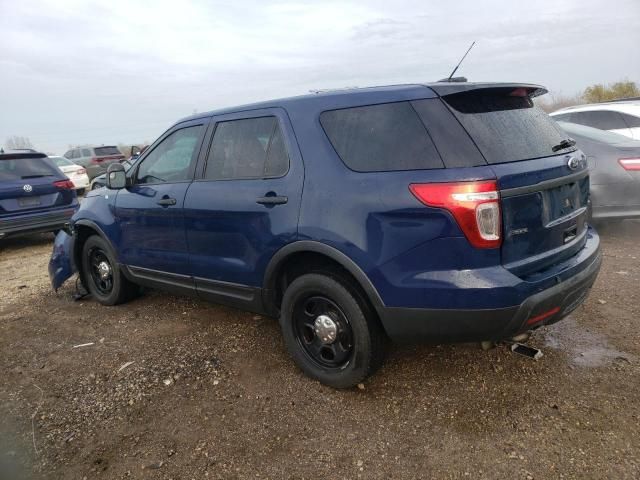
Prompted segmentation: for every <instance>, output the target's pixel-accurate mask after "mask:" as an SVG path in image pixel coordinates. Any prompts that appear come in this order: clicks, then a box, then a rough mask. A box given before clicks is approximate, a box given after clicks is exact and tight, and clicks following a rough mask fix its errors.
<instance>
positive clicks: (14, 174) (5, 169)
mask: <svg viewBox="0 0 640 480" xmlns="http://www.w3.org/2000/svg"><path fill="white" fill-rule="evenodd" d="M57 175H58V172H57V171H56V170H55V167H54V166H53V165H51V164H50V163H49V160H47V159H46V158H17V159H13V160H2V159H0V181H3V180H25V179H28V178H38V177H53V176H57Z"/></svg>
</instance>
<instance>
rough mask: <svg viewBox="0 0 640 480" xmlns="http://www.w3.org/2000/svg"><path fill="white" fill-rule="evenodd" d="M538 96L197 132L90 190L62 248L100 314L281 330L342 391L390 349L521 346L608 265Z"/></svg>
mask: <svg viewBox="0 0 640 480" xmlns="http://www.w3.org/2000/svg"><path fill="white" fill-rule="evenodd" d="M542 93H545V90H544V89H543V88H542V87H539V86H536V85H527V84H495V83H492V84H479V83H475V84H474V83H453V82H452V83H434V84H428V85H402V86H389V87H377V88H365V89H352V90H342V91H334V92H324V93H319V94H315V95H308V96H301V97H295V98H288V99H283V100H274V101H270V102H265V103H259V104H254V105H247V106H242V107H237V108H229V109H225V110H219V111H214V112H210V113H206V114H199V115H196V116H193V117H190V118H187V119H185V120H182V121H180V122H178V123H177V124H175V125H174V126H173V127H171V128H170V129H169V130H167V131H166V132H165V133H164V134H163V135H162V136H161V137H160V138H159V139H158V140H157V141H156V142H155V143H154V144H153V145H152V146H151V147H150V148H149V149H148V150H147V151H146V152H145V153H144V154H143V155H142V156H141V157H140V158H139V159H138V160H137V161H136V163H135V164H134V166H133V167H132V168H131V169H130V170H129V171H128V172H126V173H125V172H124V168H123V167H122V166H121V165H118V164H114V165H112V166H110V167H109V172H108V174H107V186H106V187H104V188H100V189H97V190H95V191H92V192H90V193H89V194H88V195H87V197H86V199H85V200H84V202H83V204H82V206H81V208H80V210H79V211H78V213H77V214H76V215H75V216H74V217H73V221H72V225H71V227H72V235H71V236H69V235H66V234H61V235H59V237H58V238H57V240H56V245H55V247H54V253H53V257H52V259H51V264H50V274H51V277H52V281H53V286H54V287H55V288H57V287H58V286H59V285H60V284H61V283H62V282H63V281H64V280H65V279H66V278H68V277H69V276H70V275H71V274H72V272H73V271H74V270H75V269H77V270H78V271H79V275H80V279H81V280H82V283H83V284H84V285H85V286H86V288H87V289H88V291H89V292H90V293H91V294H92V295H93V296H94V298H96V299H97V300H98V301H99V302H100V303H103V304H105V305H115V304H118V303H122V302H124V301H126V300H127V299H129V298H131V297H132V296H134V295H136V294H137V293H138V290H139V289H138V286H140V285H142V286H149V287H156V288H165V289H168V290H170V291H171V292H176V293H188V294H195V295H197V296H199V297H201V298H204V299H208V300H211V301H214V302H218V303H223V304H226V305H231V306H234V307H238V308H242V309H245V310H250V311H253V312H259V313H262V314H266V315H270V316H274V317H279V319H280V323H281V326H282V332H283V336H284V340H285V343H286V346H287V348H288V350H289V352H290V353H291V355H292V356H293V358H294V360H295V362H296V364H297V365H298V366H299V367H300V368H301V369H302V370H303V371H304V372H305V373H307V374H308V375H310V376H311V377H314V378H316V379H318V380H320V381H321V382H323V383H325V384H327V385H331V386H334V387H349V386H352V385H354V384H357V383H358V382H360V381H362V380H363V379H364V378H365V377H367V375H369V374H371V373H372V372H373V371H374V370H375V369H376V368H377V367H378V366H379V365H380V364H381V363H382V359H383V350H384V343H385V342H384V340H385V339H386V338H387V337H388V338H391V339H393V340H399V341H429V342H451V341H482V340H494V341H497V340H501V339H508V338H512V337H514V336H515V335H518V334H520V333H522V332H526V331H528V330H531V329H533V328H537V327H539V326H541V325H544V324H549V323H552V322H556V321H558V320H560V319H561V318H563V317H564V316H566V315H567V314H568V313H569V312H571V311H572V310H573V309H575V308H576V307H577V306H578V305H580V304H581V303H582V301H583V300H584V298H585V297H586V295H587V293H588V291H589V289H590V287H591V285H592V284H593V282H594V280H595V278H596V275H597V273H598V270H599V268H600V263H601V254H600V248H599V238H598V236H597V234H596V232H595V231H594V230H593V229H591V228H590V227H589V226H588V224H587V210H588V202H589V176H588V168H587V163H586V160H585V156H584V155H583V154H582V153H581V152H580V151H578V150H576V148H575V147H574V143H575V142H573V141H572V140H571V139H568V138H567V137H566V134H565V133H563V132H562V130H561V129H560V128H559V127H558V126H557V124H556V123H555V122H554V121H553V120H552V119H550V118H549V117H548V116H547V115H545V114H544V113H543V112H542V111H541V110H539V109H538V108H537V107H535V106H534V105H533V102H532V98H533V97H534V96H536V95H540V94H542Z"/></svg>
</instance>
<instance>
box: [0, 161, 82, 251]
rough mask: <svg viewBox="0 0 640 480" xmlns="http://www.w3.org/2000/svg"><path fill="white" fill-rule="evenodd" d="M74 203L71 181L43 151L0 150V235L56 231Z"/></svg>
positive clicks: (72, 209)
mask: <svg viewBox="0 0 640 480" xmlns="http://www.w3.org/2000/svg"><path fill="white" fill-rule="evenodd" d="M77 207H78V200H77V198H76V194H75V192H74V190H73V183H72V182H71V180H69V179H68V178H67V177H66V175H65V174H64V173H62V171H60V169H59V168H58V167H56V166H55V165H54V164H53V162H50V161H49V160H48V159H47V156H46V155H45V154H44V153H37V152H36V153H34V152H29V151H9V150H7V151H5V152H4V153H1V154H0V238H4V237H7V236H9V235H13V234H18V233H36V232H56V231H58V230H60V229H61V228H63V227H64V226H65V225H66V224H68V222H69V219H70V218H71V216H72V215H73V213H74V212H75V211H76V209H77Z"/></svg>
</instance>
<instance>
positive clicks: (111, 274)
mask: <svg viewBox="0 0 640 480" xmlns="http://www.w3.org/2000/svg"><path fill="white" fill-rule="evenodd" d="M82 274H83V280H84V282H85V284H86V287H87V290H89V292H90V293H91V295H92V296H93V297H94V298H95V299H96V300H97V301H98V302H100V303H101V304H103V305H118V304H119V303H124V302H126V301H127V300H129V299H130V298H132V297H133V296H134V295H135V293H137V291H138V287H137V286H136V285H133V284H132V283H131V282H129V281H128V280H127V279H126V278H125V276H124V274H123V273H122V271H121V270H120V267H119V266H118V264H117V263H116V261H115V256H114V255H113V253H112V250H111V248H110V246H109V244H108V243H107V242H106V241H105V240H104V239H103V238H101V237H99V236H98V235H93V236H91V237H89V238H88V239H87V241H86V242H84V245H83V247H82Z"/></svg>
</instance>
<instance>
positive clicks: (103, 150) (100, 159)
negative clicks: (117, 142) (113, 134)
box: [92, 146, 125, 165]
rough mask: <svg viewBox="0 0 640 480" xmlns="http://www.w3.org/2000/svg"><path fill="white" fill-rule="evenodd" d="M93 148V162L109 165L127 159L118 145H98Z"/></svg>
mask: <svg viewBox="0 0 640 480" xmlns="http://www.w3.org/2000/svg"><path fill="white" fill-rule="evenodd" d="M93 150H94V153H95V157H94V158H93V159H92V162H93V163H97V164H105V165H107V164H109V163H112V162H115V161H122V160H124V159H125V157H124V155H123V154H122V152H120V150H118V147H113V146H111V147H96V148H94V149H93Z"/></svg>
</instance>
